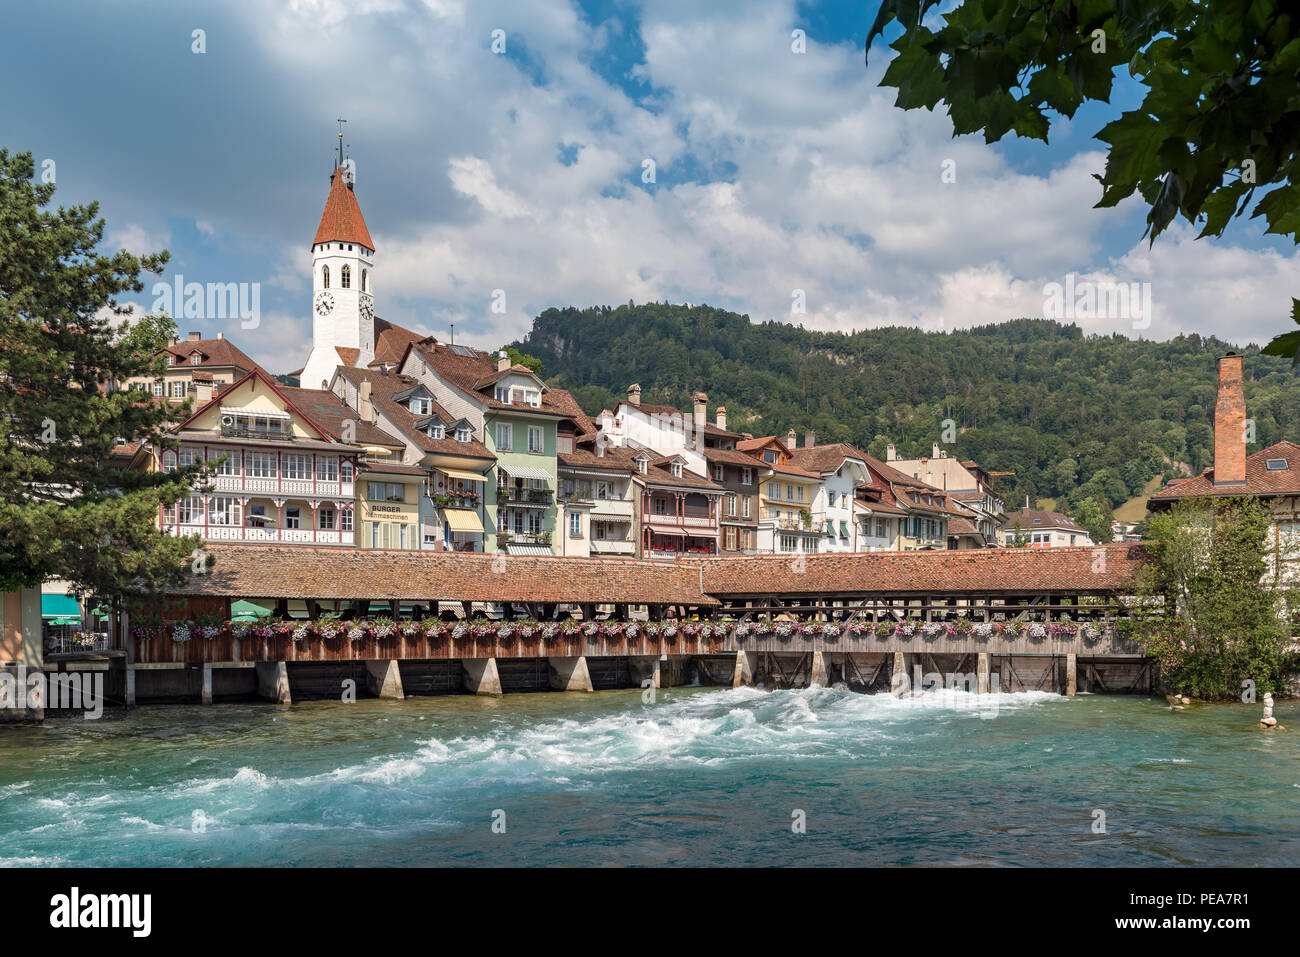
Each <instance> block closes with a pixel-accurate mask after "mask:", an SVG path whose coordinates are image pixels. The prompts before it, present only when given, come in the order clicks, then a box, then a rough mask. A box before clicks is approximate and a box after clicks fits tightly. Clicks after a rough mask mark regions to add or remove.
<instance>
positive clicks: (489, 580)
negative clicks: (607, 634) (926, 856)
mask: <svg viewBox="0 0 1300 957" xmlns="http://www.w3.org/2000/svg"><path fill="white" fill-rule="evenodd" d="M206 548H207V550H208V551H209V552H211V553H212V555H213V556H214V557H215V558H216V564H215V565H214V566H213V568H212V569H211V571H210V572H209V573H208V574H206V575H195V576H193V577H192V578H191V579H190V580H189V581H188V582H187V583H186V584H185V585H183V586H181V587H180V588H178V589H176V590H175V591H174V592H173V594H176V595H215V596H227V597H230V598H245V597H247V598H307V597H310V598H320V599H340V600H356V599H362V598H371V599H375V600H383V599H390V600H391V599H407V600H411V601H480V602H494V601H502V602H504V601H512V602H574V603H582V602H596V603H605V602H616V603H624V602H626V603H629V604H654V605H669V604H673V605H675V604H684V605H716V604H717V601H716V600H715V599H713V598H710V597H709V596H707V595H703V594H701V592H700V574H699V571H698V570H697V569H696V568H693V567H691V566H690V565H688V564H684V563H682V564H676V563H674V564H667V563H664V562H649V561H636V560H631V559H629V560H618V559H591V558H555V557H532V556H501V555H475V554H466V553H463V552H457V553H442V552H416V551H387V550H370V549H341V548H313V547H310V546H305V545H304V546H279V547H275V546H264V545H236V544H209V545H207V546H206Z"/></svg>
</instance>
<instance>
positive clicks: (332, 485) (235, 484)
mask: <svg viewBox="0 0 1300 957" xmlns="http://www.w3.org/2000/svg"><path fill="white" fill-rule="evenodd" d="M212 487H213V489H214V490H215V491H217V492H234V493H236V494H238V493H240V492H245V493H250V494H253V495H276V494H281V495H306V496H314V497H317V498H348V499H350V498H352V497H353V496H354V495H355V494H356V485H355V483H353V482H344V481H340V480H339V479H338V478H334V479H310V478H303V479H286V478H280V477H279V476H278V475H271V476H256V477H255V476H251V475H216V476H213V478H212Z"/></svg>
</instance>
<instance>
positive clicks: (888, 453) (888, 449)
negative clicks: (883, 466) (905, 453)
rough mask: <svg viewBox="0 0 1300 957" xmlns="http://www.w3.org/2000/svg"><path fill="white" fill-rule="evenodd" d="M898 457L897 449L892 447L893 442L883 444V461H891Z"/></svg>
mask: <svg viewBox="0 0 1300 957" xmlns="http://www.w3.org/2000/svg"><path fill="white" fill-rule="evenodd" d="M897 458H898V449H896V448H894V443H893V442H890V443H889V444H888V445H886V446H885V461H886V462H893V461H894V460H895V459H897Z"/></svg>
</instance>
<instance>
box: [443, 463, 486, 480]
mask: <svg viewBox="0 0 1300 957" xmlns="http://www.w3.org/2000/svg"><path fill="white" fill-rule="evenodd" d="M434 469H435V470H436V471H438V472H441V473H442V474H443V475H445V476H447V477H448V478H454V479H460V480H461V481H463V482H486V481H487V476H486V475H480V474H479V473H478V472H466V471H464V470H463V469H448V468H443V467H442V466H439V465H435V466H434Z"/></svg>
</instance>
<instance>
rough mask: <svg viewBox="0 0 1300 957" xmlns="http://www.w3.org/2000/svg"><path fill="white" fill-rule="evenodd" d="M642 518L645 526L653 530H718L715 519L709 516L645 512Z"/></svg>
mask: <svg viewBox="0 0 1300 957" xmlns="http://www.w3.org/2000/svg"><path fill="white" fill-rule="evenodd" d="M643 518H644V521H645V523H646V524H647V525H650V526H653V527H655V528H668V529H683V528H698V529H702V530H705V531H716V530H717V528H718V520H717V518H716V517H712V516H709V515H673V514H668V515H658V514H656V513H654V512H647V513H646V514H645V516H643Z"/></svg>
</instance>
